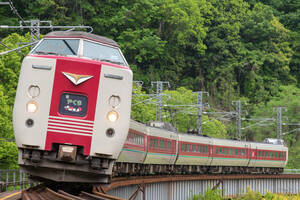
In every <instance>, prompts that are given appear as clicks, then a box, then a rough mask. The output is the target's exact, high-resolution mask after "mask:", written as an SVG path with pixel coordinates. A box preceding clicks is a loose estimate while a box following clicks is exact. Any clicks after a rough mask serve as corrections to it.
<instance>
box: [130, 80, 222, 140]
mask: <svg viewBox="0 0 300 200" xmlns="http://www.w3.org/2000/svg"><path fill="white" fill-rule="evenodd" d="M141 89H142V88H141V87H138V86H134V89H133V98H132V109H131V117H132V118H133V119H135V120H138V121H140V122H144V123H146V122H148V121H154V120H155V119H156V96H155V95H154V94H152V95H149V94H148V95H147V94H146V93H145V92H144V91H142V90H141ZM149 97H150V98H149ZM163 102H164V107H163V112H162V115H163V119H164V121H168V122H170V123H171V124H173V125H176V128H177V129H178V131H179V132H187V131H188V130H190V129H197V125H196V122H197V121H196V120H197V116H196V114H197V108H196V107H195V105H196V102H197V101H196V94H195V93H193V91H192V90H189V89H186V88H184V87H180V88H177V89H176V90H166V91H164V92H163ZM202 121H203V126H202V132H203V134H205V135H209V136H211V137H220V138H225V137H226V127H225V125H224V124H223V123H221V122H220V121H218V120H216V119H214V118H209V117H207V116H203V119H202Z"/></svg>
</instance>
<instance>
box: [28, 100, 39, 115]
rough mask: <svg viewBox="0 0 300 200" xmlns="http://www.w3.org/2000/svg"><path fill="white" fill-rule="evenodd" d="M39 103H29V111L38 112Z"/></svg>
mask: <svg viewBox="0 0 300 200" xmlns="http://www.w3.org/2000/svg"><path fill="white" fill-rule="evenodd" d="M37 108H38V106H37V103H36V102H34V101H30V102H28V103H27V111H28V112H30V113H34V112H35V111H36V110H37Z"/></svg>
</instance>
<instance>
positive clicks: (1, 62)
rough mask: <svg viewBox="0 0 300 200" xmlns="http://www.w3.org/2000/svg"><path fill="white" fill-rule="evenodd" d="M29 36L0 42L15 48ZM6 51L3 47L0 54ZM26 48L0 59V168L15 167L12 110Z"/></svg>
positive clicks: (11, 36) (15, 154)
mask: <svg viewBox="0 0 300 200" xmlns="http://www.w3.org/2000/svg"><path fill="white" fill-rule="evenodd" d="M29 38H30V36H29V34H27V35H26V36H20V35H18V34H11V35H9V36H8V37H6V38H4V39H3V40H2V42H3V43H4V44H5V45H7V46H8V47H10V48H16V47H17V44H16V42H28V41H29ZM3 51H7V49H6V48H4V47H3V46H1V47H0V52H3ZM28 51H29V47H28V48H24V49H22V50H21V51H20V52H13V53H9V54H6V55H4V56H1V57H0V104H1V107H0V168H2V169H3V168H7V169H13V168H16V167H17V159H16V158H17V156H18V153H17V147H16V144H15V142H12V140H13V139H14V135H13V127H12V110H13V104H14V98H15V92H16V88H17V83H18V75H19V71H20V66H21V60H22V59H23V55H22V54H27V53H28Z"/></svg>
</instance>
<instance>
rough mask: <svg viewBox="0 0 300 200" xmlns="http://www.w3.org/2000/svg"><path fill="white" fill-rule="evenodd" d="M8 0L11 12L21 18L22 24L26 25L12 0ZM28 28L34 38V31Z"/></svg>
mask: <svg viewBox="0 0 300 200" xmlns="http://www.w3.org/2000/svg"><path fill="white" fill-rule="evenodd" d="M8 1H9V5H10V7H11V9H12V11H13V13H14V14H15V15H17V16H18V18H19V19H20V20H21V22H22V24H24V26H26V22H25V21H24V19H23V18H22V17H21V15H20V14H19V12H18V11H17V9H16V8H15V7H14V5H13V2H12V1H11V0H8ZM29 30H30V32H31V33H32V34H33V35H34V36H35V37H36V38H38V36H37V35H36V33H34V32H33V31H32V30H31V29H29Z"/></svg>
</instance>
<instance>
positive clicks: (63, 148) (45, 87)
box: [13, 31, 132, 183]
mask: <svg viewBox="0 0 300 200" xmlns="http://www.w3.org/2000/svg"><path fill="white" fill-rule="evenodd" d="M131 87H132V71H131V70H130V68H129V66H128V64H127V62H126V60H125V58H124V57H123V55H122V53H121V51H120V49H119V46H118V45H117V43H116V42H114V41H113V40H111V39H108V38H105V37H101V36H97V35H94V34H89V33H84V32H61V31H58V32H52V33H49V34H48V35H46V36H45V37H44V39H43V40H42V41H41V42H39V43H38V44H37V46H36V47H35V48H34V49H33V50H32V51H31V52H30V53H29V55H27V56H26V57H25V58H24V60H23V63H22V68H21V72H20V77H19V83H18V88H17V93H16V99H15V105H14V112H13V125H14V132H15V138H16V143H17V146H18V148H19V165H20V167H21V168H22V169H23V170H24V171H25V172H28V173H29V174H31V175H32V176H34V177H39V178H44V179H50V180H54V181H60V182H95V183H97V182H98V183H99V182H102V183H103V182H104V183H105V182H108V181H109V178H110V175H111V174H112V168H113V164H114V161H115V160H116V159H117V158H118V156H119V153H120V152H121V149H122V146H123V144H124V141H125V140H126V137H127V133H128V128H129V120H130V106H131Z"/></svg>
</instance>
